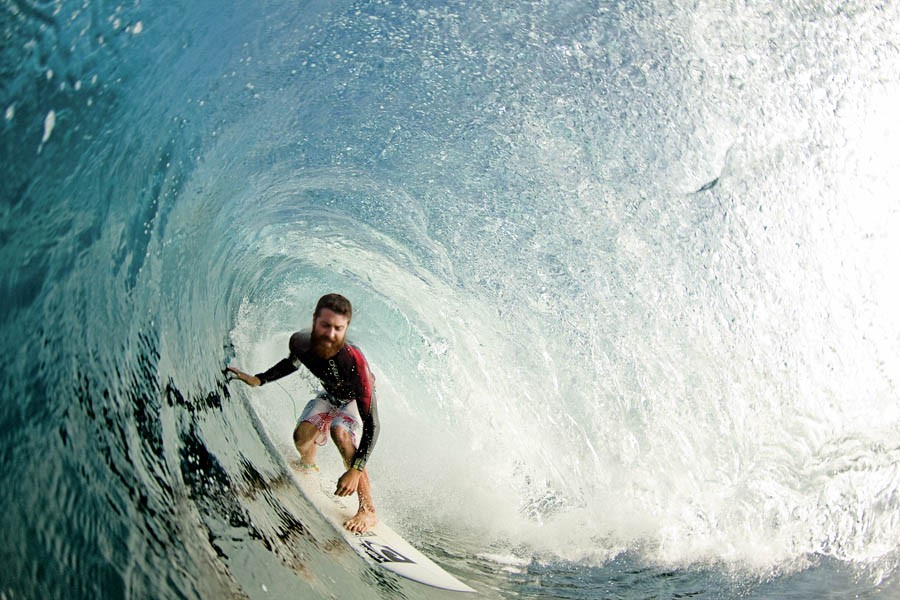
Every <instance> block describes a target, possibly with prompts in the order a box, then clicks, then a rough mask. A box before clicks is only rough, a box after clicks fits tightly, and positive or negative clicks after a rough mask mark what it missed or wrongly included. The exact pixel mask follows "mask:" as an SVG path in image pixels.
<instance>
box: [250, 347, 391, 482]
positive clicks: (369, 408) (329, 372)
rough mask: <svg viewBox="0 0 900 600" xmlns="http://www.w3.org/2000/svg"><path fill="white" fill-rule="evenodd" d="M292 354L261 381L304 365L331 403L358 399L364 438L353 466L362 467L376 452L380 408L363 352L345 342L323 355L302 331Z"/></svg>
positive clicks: (261, 380) (289, 372)
mask: <svg viewBox="0 0 900 600" xmlns="http://www.w3.org/2000/svg"><path fill="white" fill-rule="evenodd" d="M288 347H289V348H290V354H288V356H287V358H283V359H281V360H280V361H278V362H277V363H276V364H275V366H273V367H272V368H271V369H269V370H268V371H265V372H263V373H257V375H256V376H257V377H259V381H260V384H265V383H267V382H269V381H275V380H276V379H281V378H282V377H284V376H285V375H290V374H291V373H293V372H294V371H296V370H297V369H299V368H300V365H301V364H302V365H303V366H305V367H306V368H307V369H309V371H310V372H311V373H312V374H313V375H315V376H316V377H317V378H318V379H319V381H321V382H322V386H323V387H324V388H325V391H326V392H327V393H328V396H329V400H330V401H331V402H337V403H338V404H346V403H348V402H353V401H355V402H356V406H357V408H358V409H359V416H360V418H361V419H362V426H363V432H362V439H361V440H360V442H359V448H357V449H356V454H355V455H354V457H353V462H352V463H351V466H352V467H353V468H355V469H359V470H362V469H363V468H364V467H365V466H366V461H368V460H369V455H370V454H372V449H373V448H374V447H375V442H376V440H377V439H378V427H379V423H378V409H377V406H376V402H375V377H374V376H373V375H372V372H371V371H370V370H369V363H368V362H367V361H366V357H365V356H363V353H362V352H361V351H360V350H359V348H357V347H356V346H354V345H353V344H351V343H350V342H345V343H344V346H343V347H342V348H341V349H340V350H339V351H338V353H337V354H336V355H334V356H332V357H331V358H321V357H320V356H318V355H316V353H315V352H313V350H312V343H311V342H310V331H309V330H303V331H298V332H297V333H295V334H294V335H292V336H291V341H290V343H289V345H288Z"/></svg>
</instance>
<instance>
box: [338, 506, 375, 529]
mask: <svg viewBox="0 0 900 600" xmlns="http://www.w3.org/2000/svg"><path fill="white" fill-rule="evenodd" d="M377 523H378V517H376V516H375V513H374V512H372V511H370V510H364V509H362V508H361V509H359V512H357V513H356V515H354V516H353V517H352V518H350V519H347V522H346V523H344V528H346V529H347V530H348V531H352V532H353V533H365V532H367V531H368V530H370V529H372V528H373V527H375V525H376V524H377Z"/></svg>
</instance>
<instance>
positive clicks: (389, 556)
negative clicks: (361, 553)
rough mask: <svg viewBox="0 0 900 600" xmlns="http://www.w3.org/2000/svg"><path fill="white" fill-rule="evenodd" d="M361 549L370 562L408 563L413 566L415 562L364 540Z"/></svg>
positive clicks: (389, 549) (388, 548)
mask: <svg viewBox="0 0 900 600" xmlns="http://www.w3.org/2000/svg"><path fill="white" fill-rule="evenodd" d="M362 547H363V548H364V549H365V551H366V554H368V555H369V556H370V557H371V558H372V560H374V561H375V562H377V563H378V564H381V563H410V564H414V563H415V562H416V561H414V560H412V559H409V558H406V557H405V556H403V555H402V554H400V553H399V552H397V551H396V550H394V549H393V548H391V547H390V546H384V545H382V544H376V543H375V542H371V541H369V540H366V541H364V542H363V543H362Z"/></svg>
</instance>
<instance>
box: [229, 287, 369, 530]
mask: <svg viewBox="0 0 900 600" xmlns="http://www.w3.org/2000/svg"><path fill="white" fill-rule="evenodd" d="M352 316H353V308H352V306H351V305H350V301H349V300H347V299H346V298H344V297H343V296H341V295H340V294H326V295H325V296H322V297H321V298H320V299H319V302H318V303H317V304H316V310H315V312H314V313H313V323H312V329H311V330H304V331H298V332H297V333H295V334H293V335H292V336H291V339H290V343H289V344H288V346H289V349H290V352H289V354H288V356H287V357H286V358H284V359H282V360H280V361H279V362H278V363H276V364H275V365H274V366H273V367H272V368H270V369H269V370H267V371H264V372H262V373H257V374H256V375H250V374H248V373H244V372H243V371H241V370H240V369H237V368H235V367H228V370H229V371H230V372H232V373H234V375H235V377H237V378H238V379H240V380H241V381H243V382H244V383H246V384H247V385H249V386H252V387H257V386H260V385H264V384H266V383H268V382H270V381H275V380H276V379H280V378H282V377H284V376H285V375H289V374H291V373H293V372H294V371H296V370H297V369H299V368H300V365H303V366H305V367H306V368H307V369H309V371H310V372H311V373H312V374H313V375H315V376H316V377H317V378H318V379H319V381H320V382H321V383H322V386H323V387H324V388H325V391H324V392H322V393H320V394H319V395H318V396H316V397H315V398H313V399H312V400H310V401H309V403H308V404H307V405H306V408H304V409H303V413H302V414H301V415H300V419H299V421H298V422H297V426H296V428H295V429H294V445H295V446H296V447H297V451H298V452H299V453H300V461H301V468H303V469H306V470H313V471H316V470H318V468H317V467H316V446H323V445H325V443H326V441H327V433H328V432H329V430H330V433H331V439H332V440H334V443H335V445H336V446H337V448H338V450H339V451H340V453H341V457H342V458H343V459H344V467H345V468H346V469H347V471H346V472H345V473H344V474H343V475H341V477H340V478H339V479H338V482H337V488H336V489H335V494H337V495H338V496H350V495H352V494H353V493H356V494H357V495H358V497H359V510H358V511H357V513H356V515H355V516H353V517H351V518H350V519H348V520H347V522H345V523H344V527H346V528H347V529H348V530H349V531H353V532H355V533H362V532H365V531H368V530H369V529H371V528H372V527H374V526H375V524H376V523H377V522H378V519H377V517H376V516H375V504H374V503H373V502H372V488H371V484H370V481H369V474H368V471H366V461H368V459H369V456H370V455H371V454H372V449H373V448H374V447H375V442H376V440H377V438H378V428H379V424H378V411H377V408H376V402H375V378H374V377H373V375H372V373H371V371H370V370H369V364H368V362H367V361H366V359H365V357H364V356H363V354H362V352H360V350H359V348H357V347H356V346H354V345H353V344H351V343H350V342H348V341H347V340H346V335H347V328H348V327H349V326H350V319H351V318H352ZM360 427H361V428H362V432H361V435H360Z"/></svg>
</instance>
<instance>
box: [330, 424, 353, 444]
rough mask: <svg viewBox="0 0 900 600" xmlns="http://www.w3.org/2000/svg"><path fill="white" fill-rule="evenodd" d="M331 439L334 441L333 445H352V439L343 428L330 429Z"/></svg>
mask: <svg viewBox="0 0 900 600" xmlns="http://www.w3.org/2000/svg"><path fill="white" fill-rule="evenodd" d="M331 439H332V440H334V443H335V444H337V445H338V446H344V445H346V444H351V445H352V444H353V438H352V437H351V436H350V432H349V431H347V430H346V429H344V428H343V427H332V428H331Z"/></svg>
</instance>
